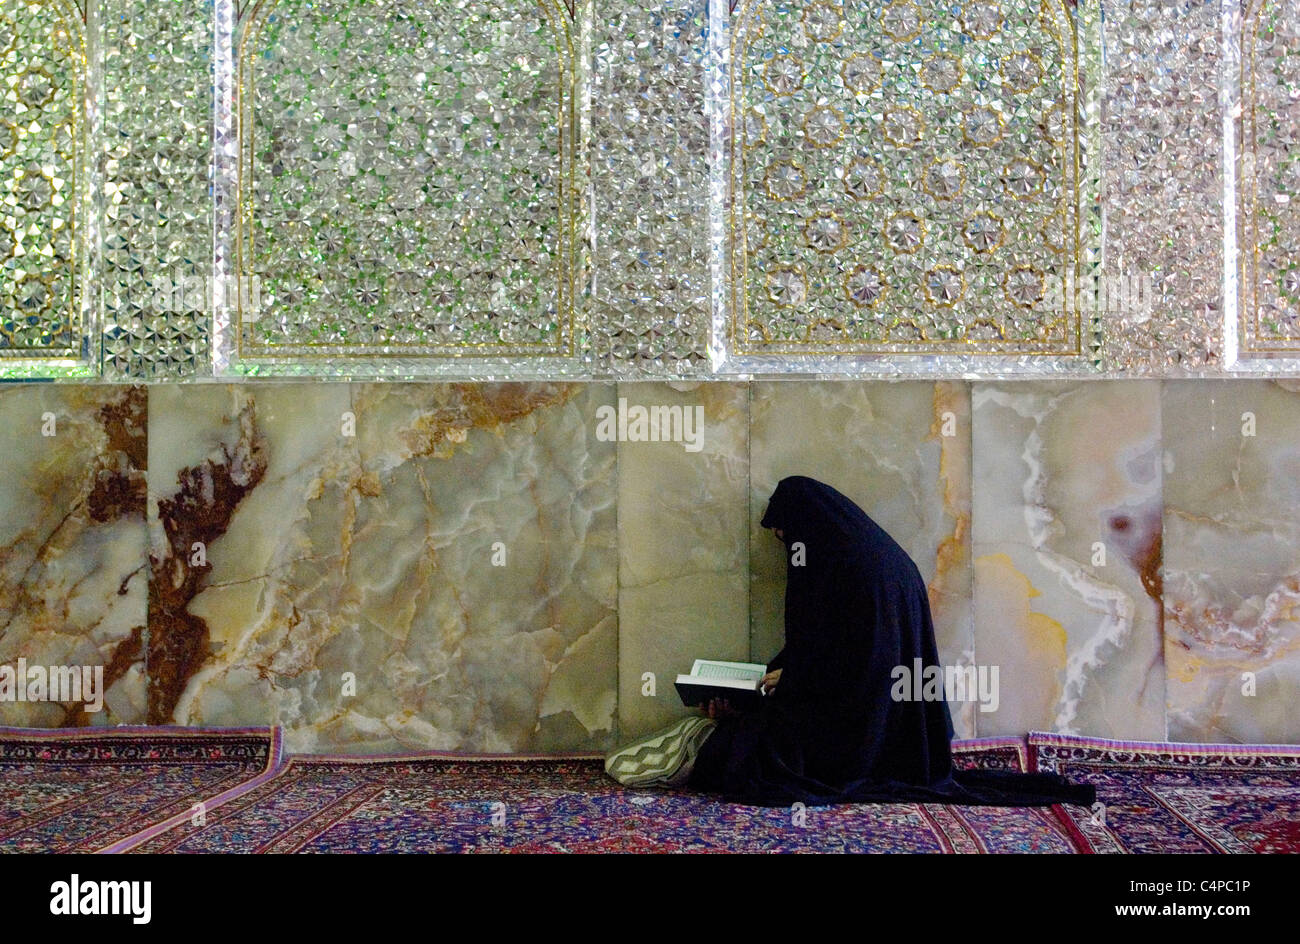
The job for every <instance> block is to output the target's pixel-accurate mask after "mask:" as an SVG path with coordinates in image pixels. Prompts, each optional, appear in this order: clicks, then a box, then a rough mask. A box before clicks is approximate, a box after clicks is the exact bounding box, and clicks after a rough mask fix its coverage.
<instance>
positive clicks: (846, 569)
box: [690, 476, 1095, 806]
mask: <svg viewBox="0 0 1300 944" xmlns="http://www.w3.org/2000/svg"><path fill="white" fill-rule="evenodd" d="M762 524H763V527H764V528H770V529H772V530H773V531H776V532H778V536H779V537H780V538H781V540H782V541H784V542H785V544H786V550H787V557H788V559H789V566H788V567H787V570H786V573H787V577H786V592H785V647H784V648H783V649H782V650H781V652H780V654H778V655H777V656H776V657H775V658H774V659H773V660H772V662H771V664H770V665H769V666H768V669H769V671H773V670H776V669H780V670H781V676H780V680H779V681H778V682H777V684H776V686H775V688H774V690H773V692H772V694H771V695H770V696H769V697H768V698H765V699H763V701H762V702H761V707H759V708H756V709H754V710H753V711H749V712H746V713H744V714H741V715H738V716H728V717H725V718H723V719H722V720H720V721H719V723H718V726H717V729H716V730H714V731H713V732H712V734H711V735H710V736H709V737H708V739H707V740H706V741H704V743H703V744H702V745H701V747H700V751H699V756H698V758H697V759H696V762H695V766H694V768H693V770H692V771H691V774H690V783H691V785H692V786H694V787H697V788H699V789H703V790H710V791H714V792H719V793H723V794H725V795H726V796H727V797H729V798H731V799H734V800H738V801H741V802H747V803H756V804H761V805H767V806H775V805H786V804H790V803H793V802H795V801H802V802H804V803H808V804H824V803H852V802H895V801H903V802H908V801H911V802H937V803H962V804H984V805H994V806H1043V805H1048V804H1052V803H1077V804H1083V805H1091V804H1092V803H1093V801H1094V799H1095V791H1094V788H1093V787H1091V786H1086V785H1079V784H1072V783H1070V782H1069V781H1067V780H1065V779H1064V778H1062V777H1060V776H1058V775H1056V774H1026V773H1013V772H1008V771H983V770H980V771H964V770H954V769H953V763H952V751H951V741H952V735H953V727H952V719H951V716H950V715H949V712H948V705H947V703H946V702H945V701H944V699H943V697H942V694H941V693H940V694H939V696H938V697H931V698H928V699H920V700H918V699H915V698H910V697H909V698H905V699H899V700H896V699H895V697H894V694H896V691H895V690H896V689H897V687H898V686H897V685H896V681H895V678H896V677H895V674H894V670H895V668H896V667H898V666H904V667H907V668H908V669H909V670H910V669H911V668H912V667H913V666H915V665H916V664H918V663H917V660H920V664H921V665H923V666H925V667H931V666H934V667H937V666H938V665H939V654H938V650H937V647H936V645H935V639H934V626H933V624H932V623H931V619H930V602H929V597H928V594H927V591H926V586H925V581H924V580H923V579H922V578H921V574H920V572H919V571H918V570H917V569H916V564H915V563H913V561H912V559H911V558H910V557H908V555H907V552H906V551H904V550H903V549H902V548H901V547H900V546H899V545H898V544H897V543H896V542H895V541H894V539H893V538H891V537H890V536H889V535H888V534H886V533H885V531H884V529H882V528H881V527H880V526H879V525H878V524H876V523H875V522H874V521H872V520H871V518H869V517H868V516H867V514H866V512H864V511H863V510H862V509H861V508H859V507H858V506H857V505H855V504H854V503H853V502H852V501H850V500H849V499H847V498H845V497H844V496H843V495H841V494H840V493H839V492H837V491H836V490H835V489H833V488H831V487H830V486H828V485H823V484H822V483H821V482H817V481H815V480H813V479H810V478H805V477H803V476H794V477H791V478H787V479H783V480H782V481H781V483H780V484H779V485H778V486H777V488H776V491H775V492H774V493H773V495H772V498H771V500H770V501H769V503H768V506H767V512H766V514H765V515H764V516H763V521H762Z"/></svg>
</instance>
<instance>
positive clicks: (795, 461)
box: [750, 381, 974, 737]
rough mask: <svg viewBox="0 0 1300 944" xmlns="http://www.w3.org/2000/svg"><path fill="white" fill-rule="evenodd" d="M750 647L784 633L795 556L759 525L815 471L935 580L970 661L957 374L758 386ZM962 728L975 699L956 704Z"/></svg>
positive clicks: (967, 495)
mask: <svg viewBox="0 0 1300 944" xmlns="http://www.w3.org/2000/svg"><path fill="white" fill-rule="evenodd" d="M751 394H752V400H751V405H750V413H751V429H750V440H751V447H750V448H751V457H752V472H751V487H750V561H751V564H750V567H751V584H750V612H751V619H752V641H751V655H752V657H753V659H754V661H756V662H765V661H767V660H768V659H770V658H771V657H772V656H774V655H776V653H777V652H778V651H779V650H780V648H781V645H782V639H783V636H784V626H783V614H784V603H785V596H784V594H785V571H786V559H785V554H784V551H783V548H782V545H781V542H780V541H778V540H777V539H776V537H775V536H774V535H773V534H772V533H771V532H770V531H767V530H766V529H764V528H763V527H762V526H761V525H760V524H759V522H760V521H761V520H762V518H763V512H764V511H765V510H766V509H767V501H768V499H769V498H770V497H771V495H772V492H773V490H774V489H775V488H776V483H777V482H779V481H780V480H781V479H782V478H784V477H786V476H787V475H807V476H811V477H812V478H815V479H818V480H820V481H823V482H825V483H827V484H828V485H831V486H833V487H834V488H836V489H838V490H839V491H841V492H843V493H844V494H845V495H847V496H848V497H849V498H851V499H853V500H854V501H855V502H857V503H858V504H859V505H861V506H862V508H863V510H864V511H866V512H867V514H869V515H870V516H871V517H872V518H873V519H875V521H876V522H877V523H879V524H880V525H881V527H883V528H884V529H885V530H886V531H888V532H889V533H890V534H891V535H892V536H893V537H894V539H895V540H896V541H898V543H899V544H901V545H902V546H903V548H904V549H906V550H907V552H908V553H909V554H910V555H911V556H912V559H913V560H914V561H915V562H916V565H917V567H918V569H919V570H920V571H921V575H922V576H923V577H924V578H925V580H926V583H927V584H928V585H929V588H930V607H931V611H932V615H933V617H934V627H935V635H936V637H937V640H938V644H939V655H940V658H941V659H942V660H943V662H944V664H946V665H968V664H969V663H970V661H971V658H972V645H973V637H972V631H971V609H970V513H971V490H970V489H971V478H970V443H971V439H970V429H971V427H970V400H969V397H968V388H967V386H966V385H965V384H962V383H953V382H940V383H929V382H917V381H912V382H903V383H880V382H877V383H864V382H830V381H827V382H810V381H788V382H761V383H754V384H752V385H751ZM949 434H950V435H949ZM951 708H952V715H953V724H954V726H955V727H956V729H957V734H958V736H962V737H966V736H970V735H972V734H973V733H974V728H973V724H974V720H973V713H974V704H973V703H972V702H965V703H962V704H954V705H952V706H951Z"/></svg>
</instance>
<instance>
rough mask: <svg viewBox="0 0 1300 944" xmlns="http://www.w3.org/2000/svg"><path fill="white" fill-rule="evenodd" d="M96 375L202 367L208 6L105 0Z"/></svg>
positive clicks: (174, 375)
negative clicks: (99, 357)
mask: <svg viewBox="0 0 1300 944" xmlns="http://www.w3.org/2000/svg"><path fill="white" fill-rule="evenodd" d="M100 11H101V12H100V16H99V20H100V27H99V33H98V35H99V36H100V38H101V40H100V49H101V58H102V70H103V75H104V80H103V84H104V90H103V96H102V98H101V106H100V107H101V125H100V127H101V129H102V141H101V142H100V143H99V145H98V146H99V148H100V149H101V150H102V152H103V156H104V160H103V168H104V187H103V192H104V197H103V201H102V208H101V212H102V218H101V221H100V245H101V247H102V263H101V264H102V271H103V278H102V279H100V280H99V286H100V291H99V297H100V300H101V301H102V304H103V312H104V324H103V373H104V376H105V377H106V378H108V379H112V380H122V379H126V378H139V379H146V380H180V379H186V378H191V377H195V376H199V375H202V374H206V373H208V372H209V370H210V337H211V336H210V331H211V305H212V301H213V297H214V294H215V290H216V279H215V273H214V271H213V264H212V254H213V253H212V242H213V223H214V214H213V199H212V174H211V170H210V167H211V164H212V158H213V141H212V125H213V88H212V74H211V73H212V63H213V50H212V46H213V42H212V40H213V8H212V2H211V0H103V2H102V3H101V4H100Z"/></svg>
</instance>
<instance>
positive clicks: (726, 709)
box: [709, 698, 740, 720]
mask: <svg viewBox="0 0 1300 944" xmlns="http://www.w3.org/2000/svg"><path fill="white" fill-rule="evenodd" d="M709 717H710V718H713V719H715V720H718V719H721V718H739V717H740V712H739V711H737V710H736V709H735V708H732V707H731V702H729V701H727V699H725V698H710V699H709Z"/></svg>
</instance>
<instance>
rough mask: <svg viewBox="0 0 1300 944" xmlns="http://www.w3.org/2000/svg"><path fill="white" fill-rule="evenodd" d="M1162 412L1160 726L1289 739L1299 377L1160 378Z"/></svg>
mask: <svg viewBox="0 0 1300 944" xmlns="http://www.w3.org/2000/svg"><path fill="white" fill-rule="evenodd" d="M1164 415H1165V465H1166V473H1165V634H1166V645H1165V653H1166V660H1167V661H1168V665H1169V736H1170V737H1171V738H1172V739H1174V740H1178V741H1200V742H1210V743H1213V742H1218V741H1226V742H1246V743H1274V742H1276V743H1296V742H1297V741H1300V714H1298V713H1297V712H1296V704H1297V702H1300V607H1298V604H1300V383H1296V382H1294V381H1290V382H1288V381H1279V382H1276V383H1273V382H1267V381H1208V382H1196V381H1175V382H1168V383H1166V384H1165V385H1164ZM1252 681H1253V686H1254V687H1253V692H1254V693H1253V694H1250V693H1249V692H1250V691H1251V688H1250V685H1251V684H1252Z"/></svg>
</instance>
